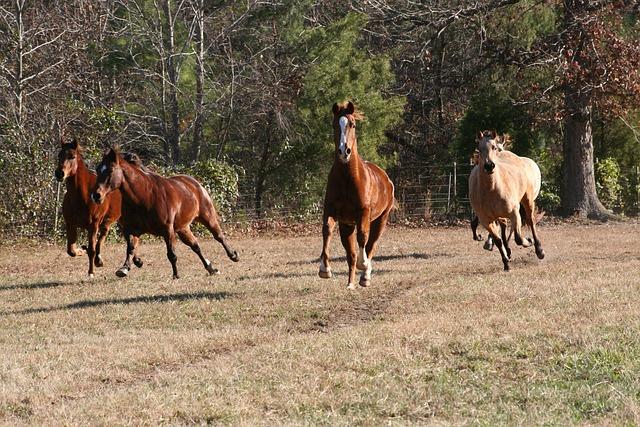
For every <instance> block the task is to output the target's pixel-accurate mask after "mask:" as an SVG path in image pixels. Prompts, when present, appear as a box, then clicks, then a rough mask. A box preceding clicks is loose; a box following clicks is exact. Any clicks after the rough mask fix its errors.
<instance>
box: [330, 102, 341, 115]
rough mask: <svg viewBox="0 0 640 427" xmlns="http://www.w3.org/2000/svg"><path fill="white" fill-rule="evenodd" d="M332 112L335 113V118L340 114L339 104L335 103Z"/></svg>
mask: <svg viewBox="0 0 640 427" xmlns="http://www.w3.org/2000/svg"><path fill="white" fill-rule="evenodd" d="M331 111H332V112H333V115H334V116H337V115H338V113H339V112H340V106H339V105H338V103H337V102H336V103H334V104H333V107H332V108H331Z"/></svg>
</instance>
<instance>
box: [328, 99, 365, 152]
mask: <svg viewBox="0 0 640 427" xmlns="http://www.w3.org/2000/svg"><path fill="white" fill-rule="evenodd" d="M332 111H333V140H334V143H335V146H336V158H337V159H339V160H340V161H341V162H342V163H344V164H347V163H349V160H350V159H351V156H352V155H353V154H354V153H355V155H356V156H357V151H358V148H357V139H356V121H357V120H360V119H361V118H362V114H361V113H359V112H357V111H356V107H355V106H354V105H353V103H352V102H351V101H349V102H347V103H344V104H338V103H335V104H333V109H332Z"/></svg>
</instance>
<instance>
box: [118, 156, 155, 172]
mask: <svg viewBox="0 0 640 427" xmlns="http://www.w3.org/2000/svg"><path fill="white" fill-rule="evenodd" d="M120 156H121V157H122V158H123V159H124V160H125V161H126V162H127V163H129V164H130V165H133V166H136V167H138V168H139V169H141V170H142V171H144V172H148V173H151V170H150V169H149V168H147V167H146V166H145V165H144V164H142V159H140V157H139V156H138V155H137V154H136V153H131V152H129V151H125V152H124V153H121V154H120Z"/></svg>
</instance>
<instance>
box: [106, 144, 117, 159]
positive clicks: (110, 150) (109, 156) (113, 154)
mask: <svg viewBox="0 0 640 427" xmlns="http://www.w3.org/2000/svg"><path fill="white" fill-rule="evenodd" d="M104 159H105V160H106V161H107V162H109V163H116V161H117V160H118V156H116V150H114V149H113V147H110V148H108V149H107V152H106V153H105V155H104Z"/></svg>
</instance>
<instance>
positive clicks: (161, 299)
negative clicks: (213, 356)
mask: <svg viewBox="0 0 640 427" xmlns="http://www.w3.org/2000/svg"><path fill="white" fill-rule="evenodd" d="M230 296H231V293H229V292H196V293H183V294H166V295H141V296H138V297H130V298H115V299H106V300H83V301H78V302H74V303H72V304H65V305H58V306H53V307H40V308H27V309H24V310H15V311H0V316H9V315H12V314H16V315H19V314H34V313H50V312H52V311H63V310H79V309H83V308H92V307H101V306H105V305H119V304H122V305H128V304H148V303H166V302H182V301H191V300H200V299H207V300H216V301H220V300H223V299H226V298H229V297H230Z"/></svg>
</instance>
